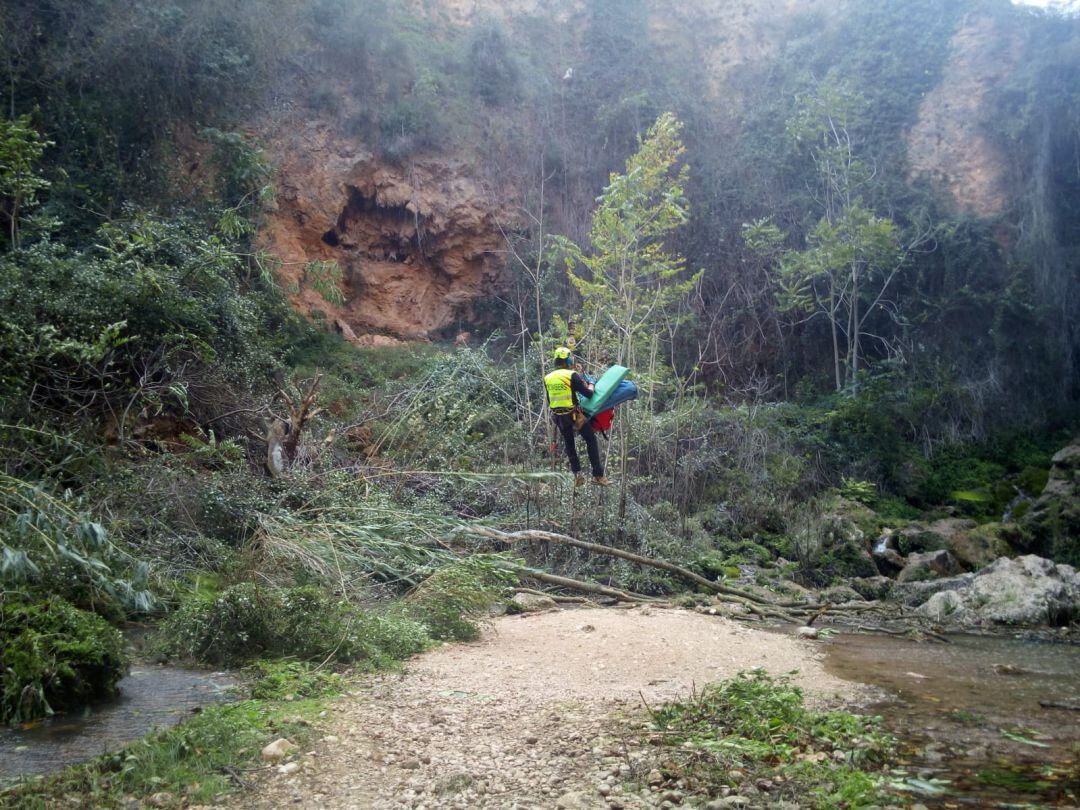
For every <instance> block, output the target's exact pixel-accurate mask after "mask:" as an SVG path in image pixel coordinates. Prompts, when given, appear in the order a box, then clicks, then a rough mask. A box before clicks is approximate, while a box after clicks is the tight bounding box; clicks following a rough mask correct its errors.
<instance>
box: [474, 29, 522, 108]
mask: <svg viewBox="0 0 1080 810" xmlns="http://www.w3.org/2000/svg"><path fill="white" fill-rule="evenodd" d="M469 72H470V73H471V75H472V83H473V92H474V93H475V94H476V95H477V96H478V97H479V98H481V99H483V101H484V102H485V103H487V104H502V103H506V102H509V101H512V100H513V99H514V96H515V95H516V93H517V89H518V81H519V79H520V72H519V70H518V66H517V63H516V62H515V61H514V57H513V54H512V53H511V49H510V43H509V42H508V41H507V37H506V34H505V32H504V31H503V30H502V28H500V27H499V26H498V25H497V24H496V23H494V22H489V23H488V24H487V25H483V26H478V27H477V28H476V30H475V31H474V33H473V36H472V42H471V43H470V45H469Z"/></svg>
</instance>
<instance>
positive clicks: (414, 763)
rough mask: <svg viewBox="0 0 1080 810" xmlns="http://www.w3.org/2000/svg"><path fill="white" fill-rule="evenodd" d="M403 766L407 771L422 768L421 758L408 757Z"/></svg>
mask: <svg viewBox="0 0 1080 810" xmlns="http://www.w3.org/2000/svg"><path fill="white" fill-rule="evenodd" d="M401 767H402V768H404V769H405V770H407V771H415V770H418V769H419V768H420V760H418V759H407V760H405V761H404V762H402V763H401Z"/></svg>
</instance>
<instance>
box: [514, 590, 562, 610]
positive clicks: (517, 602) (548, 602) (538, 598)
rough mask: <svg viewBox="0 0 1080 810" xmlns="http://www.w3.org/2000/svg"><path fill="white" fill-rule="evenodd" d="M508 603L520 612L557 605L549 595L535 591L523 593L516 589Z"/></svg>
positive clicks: (547, 608) (550, 608)
mask: <svg viewBox="0 0 1080 810" xmlns="http://www.w3.org/2000/svg"><path fill="white" fill-rule="evenodd" d="M510 604H511V605H513V606H514V607H515V608H517V609H518V610H519V611H520V612H522V613H532V612H536V611H540V610H552V609H553V608H555V607H557V605H556V603H555V600H554V599H552V598H551V597H550V596H542V595H541V594H536V593H523V592H522V591H518V592H517V593H515V594H514V598H513V599H511V600H510Z"/></svg>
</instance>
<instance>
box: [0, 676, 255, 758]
mask: <svg viewBox="0 0 1080 810" xmlns="http://www.w3.org/2000/svg"><path fill="white" fill-rule="evenodd" d="M234 685H235V680H234V679H233V678H232V677H231V676H230V675H228V674H226V673H221V672H202V671H196V670H187V669H176V668H174V667H154V666H138V667H133V668H132V670H131V674H129V675H128V676H127V677H126V678H124V679H123V680H122V681H120V697H119V699H117V700H115V701H111V702H109V703H103V704H100V705H97V706H88V707H87V708H86V709H84V710H83V711H82V712H78V713H73V714H65V715H62V716H60V717H53V718H49V719H47V720H43V721H41V722H38V723H34V724H29V725H28V726H27V727H24V728H16V729H4V730H0V779H8V778H12V777H16V776H27V775H33V774H39V773H46V772H48V771H53V770H57V769H59V768H62V767H64V766H65V765H72V764H75V763H77V762H83V761H85V760H88V759H91V758H93V757H95V756H97V755H99V754H103V753H105V752H107V751H115V750H117V749H118V748H122V747H123V746H124V745H126V744H128V743H130V742H133V741H135V740H137V739H139V738H140V737H142V736H144V735H145V734H147V733H148V732H149V731H151V730H152V729H154V728H158V727H165V726H171V725H175V724H176V723H178V722H180V721H181V720H183V719H184V718H185V717H188V716H190V714H191V712H192V710H193V709H195V708H197V707H199V706H204V705H206V704H208V703H212V702H215V701H218V700H222V699H224V698H225V697H227V696H228V694H229V693H230V690H231V689H232V688H233V687H234Z"/></svg>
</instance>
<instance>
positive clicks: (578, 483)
mask: <svg viewBox="0 0 1080 810" xmlns="http://www.w3.org/2000/svg"><path fill="white" fill-rule="evenodd" d="M574 486H575V487H583V486H585V474H584V473H574Z"/></svg>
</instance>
